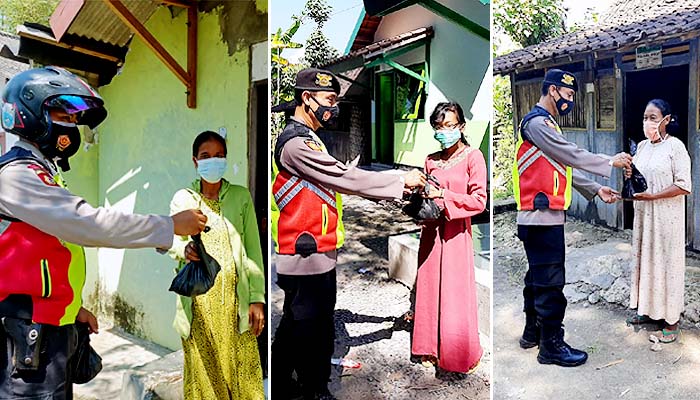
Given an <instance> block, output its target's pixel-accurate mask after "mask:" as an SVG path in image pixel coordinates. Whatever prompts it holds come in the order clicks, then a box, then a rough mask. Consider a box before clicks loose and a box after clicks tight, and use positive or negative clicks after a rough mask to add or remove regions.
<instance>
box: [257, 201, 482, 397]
mask: <svg viewBox="0 0 700 400" xmlns="http://www.w3.org/2000/svg"><path fill="white" fill-rule="evenodd" d="M344 202H345V203H344V218H343V219H344V221H345V227H346V230H347V238H348V240H347V242H346V244H345V246H344V248H343V250H342V251H341V253H340V255H339V259H338V302H337V305H336V314H335V316H336V347H335V354H334V357H337V358H340V357H346V358H349V359H352V360H355V361H358V362H360V363H362V368H360V369H345V370H343V369H342V368H340V367H336V368H334V370H333V374H332V380H331V383H330V389H331V391H332V392H333V394H334V395H335V396H336V397H337V398H339V399H397V400H398V399H488V398H489V388H490V381H491V378H490V370H491V352H490V346H489V343H488V338H482V343H483V345H484V348H485V355H484V358H483V359H482V363H481V365H480V366H479V368H478V369H477V370H476V371H475V372H474V373H473V374H471V375H469V376H464V375H459V374H451V373H444V372H436V371H435V369H434V368H425V367H423V366H422V365H421V364H420V363H415V362H414V361H412V360H411V357H410V329H411V326H410V324H407V323H405V322H404V321H403V319H402V318H401V316H402V315H403V314H404V313H405V312H406V311H408V310H409V308H410V291H409V290H408V289H407V288H406V287H405V286H404V285H402V284H400V283H397V282H395V281H392V280H389V279H388V269H387V265H388V260H387V243H388V237H389V236H391V235H394V234H398V233H404V232H409V231H415V230H417V229H418V227H417V226H416V225H415V224H414V223H413V222H411V220H410V219H408V218H406V217H405V216H403V215H402V214H401V213H400V212H399V211H398V209H396V208H395V207H393V206H391V205H385V204H381V203H380V204H378V203H375V202H372V201H369V200H364V199H361V198H359V197H355V196H345V197H344ZM273 282H274V280H273ZM282 301H283V293H282V291H281V290H280V289H279V288H278V287H277V286H276V285H273V290H272V307H271V309H272V322H273V326H274V327H276V326H277V324H278V323H279V318H280V315H281V307H282ZM273 332H274V330H273ZM272 360H273V361H272V362H274V354H273V355H272ZM273 379H274V378H273ZM273 396H274V394H273Z"/></svg>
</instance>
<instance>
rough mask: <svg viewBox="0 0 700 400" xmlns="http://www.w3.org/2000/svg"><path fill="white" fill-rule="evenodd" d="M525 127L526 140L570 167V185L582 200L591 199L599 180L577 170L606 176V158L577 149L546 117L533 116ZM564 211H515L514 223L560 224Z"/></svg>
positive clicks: (608, 170)
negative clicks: (579, 194)
mask: <svg viewBox="0 0 700 400" xmlns="http://www.w3.org/2000/svg"><path fill="white" fill-rule="evenodd" d="M525 130H526V132H527V137H528V139H529V140H530V141H531V142H532V144H534V145H535V146H537V147H538V148H539V149H540V150H542V151H543V152H544V153H545V154H547V155H548V156H550V157H551V158H553V159H554V160H556V161H559V162H560V163H562V164H564V165H568V166H570V167H572V169H573V179H572V186H573V188H574V189H576V190H577V191H578V192H579V193H581V194H582V195H583V196H584V197H585V198H586V199H588V200H592V199H593V198H594V197H595V196H596V195H597V194H598V190H600V188H601V187H602V185H600V184H599V183H597V182H595V181H592V180H590V179H588V178H586V177H585V176H584V175H583V174H582V173H581V172H579V171H577V170H578V169H580V170H583V171H586V172H590V173H591V174H594V175H599V176H603V177H606V178H609V177H610V175H611V173H612V167H611V165H610V157H609V156H607V155H603V154H594V153H591V152H589V151H587V150H584V149H581V148H579V147H578V146H576V145H575V144H574V143H571V142H569V141H568V140H566V137H564V135H561V134H559V133H558V132H557V131H556V129H555V127H554V124H552V122H551V121H549V120H548V119H547V118H546V117H540V116H538V117H534V118H533V119H531V120H530V121H529V122H528V123H527V125H526V127H525ZM565 219H566V217H565V212H564V211H560V210H550V209H543V210H533V211H518V218H517V221H518V222H517V223H518V225H563V224H564V221H565Z"/></svg>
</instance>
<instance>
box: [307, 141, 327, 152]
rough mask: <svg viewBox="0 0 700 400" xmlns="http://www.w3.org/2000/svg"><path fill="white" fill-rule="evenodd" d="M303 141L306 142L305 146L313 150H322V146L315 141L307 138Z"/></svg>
mask: <svg viewBox="0 0 700 400" xmlns="http://www.w3.org/2000/svg"><path fill="white" fill-rule="evenodd" d="M304 143H306V145H307V146H309V148H310V149H311V150H313V151H323V148H322V147H321V145H320V144H318V142H317V141H315V140H312V139H309V140H304Z"/></svg>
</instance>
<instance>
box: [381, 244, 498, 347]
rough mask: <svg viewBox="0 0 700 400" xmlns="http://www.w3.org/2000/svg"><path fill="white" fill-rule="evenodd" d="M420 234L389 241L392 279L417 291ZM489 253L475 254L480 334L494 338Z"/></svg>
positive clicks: (390, 275)
mask: <svg viewBox="0 0 700 400" xmlns="http://www.w3.org/2000/svg"><path fill="white" fill-rule="evenodd" d="M419 243H420V238H419V234H418V233H417V232H414V233H405V234H402V235H395V236H391V237H389V277H390V278H392V279H395V280H397V281H399V282H401V283H403V284H404V285H406V286H408V287H409V288H413V285H414V284H415V282H416V273H417V271H418V246H419ZM489 258H490V254H489V252H488V251H482V252H478V253H477V252H475V254H474V264H475V268H474V278H475V281H476V288H477V293H476V301H477V306H478V309H479V331H480V332H481V333H482V334H484V335H486V336H488V337H490V336H491V288H492V285H493V280H492V278H491V270H490V269H489V268H490V267H489V265H490V264H489Z"/></svg>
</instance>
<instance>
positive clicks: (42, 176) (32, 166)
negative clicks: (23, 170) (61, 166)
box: [27, 164, 59, 186]
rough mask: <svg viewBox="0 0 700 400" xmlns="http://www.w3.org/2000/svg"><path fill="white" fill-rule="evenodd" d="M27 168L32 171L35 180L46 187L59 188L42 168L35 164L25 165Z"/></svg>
mask: <svg viewBox="0 0 700 400" xmlns="http://www.w3.org/2000/svg"><path fill="white" fill-rule="evenodd" d="M27 168H29V169H31V170H32V171H34V173H35V174H36V176H37V178H39V180H41V182H42V183H43V184H44V185H46V186H59V185H58V183H56V181H55V180H54V179H53V177H52V176H51V174H49V173H48V171H46V170H45V169H44V168H42V167H40V166H38V165H36V164H29V165H27Z"/></svg>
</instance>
